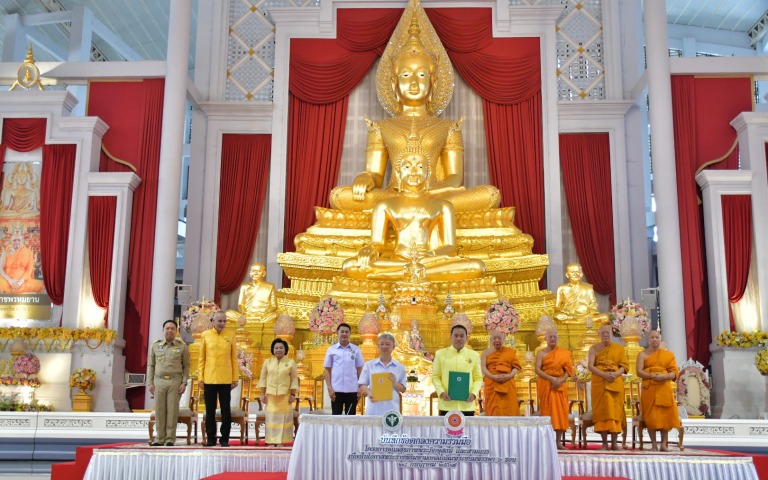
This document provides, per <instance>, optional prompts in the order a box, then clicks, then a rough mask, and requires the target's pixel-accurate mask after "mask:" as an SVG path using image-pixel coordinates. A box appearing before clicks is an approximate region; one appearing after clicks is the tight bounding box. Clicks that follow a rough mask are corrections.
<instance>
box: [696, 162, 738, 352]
mask: <svg viewBox="0 0 768 480" xmlns="http://www.w3.org/2000/svg"><path fill="white" fill-rule="evenodd" d="M696 182H697V183H698V184H699V186H700V187H701V193H702V197H703V200H704V237H705V240H706V245H707V279H708V283H709V310H710V324H711V326H712V338H713V339H714V338H717V336H718V335H720V332H722V331H723V330H730V329H731V327H730V315H729V310H730V308H731V307H730V302H729V300H728V275H727V271H726V266H725V235H724V231H723V202H722V197H723V196H724V195H749V194H751V190H752V188H751V183H752V172H750V171H747V170H703V171H701V172H699V174H698V175H696Z"/></svg>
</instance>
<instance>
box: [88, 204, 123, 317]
mask: <svg viewBox="0 0 768 480" xmlns="http://www.w3.org/2000/svg"><path fill="white" fill-rule="evenodd" d="M116 208H117V197H114V196H108V197H107V196H104V197H102V196H99V197H88V263H89V265H90V272H91V291H92V292H93V300H94V301H95V302H96V305H98V306H99V308H103V309H105V310H106V311H105V312H104V327H105V328H106V326H107V325H108V320H109V311H108V310H107V309H108V308H109V293H110V284H111V278H112V256H113V250H114V248H113V246H114V243H115V216H116V213H117V212H116Z"/></svg>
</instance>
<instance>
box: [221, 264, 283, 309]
mask: <svg viewBox="0 0 768 480" xmlns="http://www.w3.org/2000/svg"><path fill="white" fill-rule="evenodd" d="M266 275H267V269H266V268H265V267H264V265H262V264H260V263H254V264H253V265H251V280H252V282H251V283H244V284H243V285H242V286H241V287H240V297H239V298H238V301H237V308H238V310H239V311H237V310H228V311H227V319H229V320H237V319H238V317H240V316H244V317H245V318H246V320H247V321H249V322H256V323H267V322H269V321H271V320H274V319H275V318H276V317H277V298H276V297H275V286H274V285H273V284H271V283H269V282H265V281H264V277H265V276H266Z"/></svg>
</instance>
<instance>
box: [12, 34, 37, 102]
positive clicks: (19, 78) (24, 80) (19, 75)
mask: <svg viewBox="0 0 768 480" xmlns="http://www.w3.org/2000/svg"><path fill="white" fill-rule="evenodd" d="M35 85H37V88H38V89H40V90H45V88H44V87H43V84H42V83H41V82H40V70H39V69H38V68H37V65H35V56H34V55H33V54H32V45H30V46H29V50H27V58H25V59H24V63H22V64H21V66H20V67H19V70H18V71H17V72H16V81H15V82H13V85H11V88H10V89H9V91H11V90H14V89H15V88H16V87H22V88H24V89H25V90H29V89H30V88H32V87H34V86H35Z"/></svg>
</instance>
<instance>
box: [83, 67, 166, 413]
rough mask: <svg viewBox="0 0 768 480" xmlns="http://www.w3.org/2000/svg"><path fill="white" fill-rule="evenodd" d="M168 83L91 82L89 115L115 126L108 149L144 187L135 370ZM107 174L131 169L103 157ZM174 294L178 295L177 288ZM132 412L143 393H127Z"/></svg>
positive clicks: (143, 364) (131, 262)
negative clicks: (133, 171) (136, 176)
mask: <svg viewBox="0 0 768 480" xmlns="http://www.w3.org/2000/svg"><path fill="white" fill-rule="evenodd" d="M164 83H165V82H164V80H162V79H151V80H143V81H139V82H130V81H128V82H111V81H104V82H90V83H89V86H88V115H94V116H98V117H100V118H101V119H102V120H104V121H105V122H106V123H107V124H108V125H109V130H108V131H107V133H106V135H104V140H103V146H104V147H105V148H106V149H107V150H108V151H109V152H110V153H111V154H112V155H113V156H115V157H116V158H119V159H121V160H125V161H127V162H129V163H131V164H132V165H134V166H135V167H136V174H137V175H138V176H139V178H141V184H139V186H138V187H137V188H136V191H135V192H134V196H133V214H132V219H131V245H130V249H129V254H128V255H129V258H128V300H127V302H126V308H125V341H126V343H127V347H126V348H125V350H124V352H125V367H126V370H128V371H130V372H144V371H146V369H147V345H148V342H149V307H150V301H151V294H152V258H153V254H154V247H155V217H156V212H157V186H158V169H159V165H160V135H161V133H162V118H163V88H164ZM99 170H100V171H102V172H125V171H131V170H130V169H129V168H128V167H126V166H124V165H121V164H119V163H117V162H114V161H112V160H109V159H108V158H107V157H106V156H105V155H102V158H101V165H100V166H99ZM168 288H169V290H168V295H172V290H170V288H171V286H169V287H168ZM127 396H128V401H129V403H130V404H131V407H132V408H142V407H143V406H144V392H143V390H142V389H138V388H132V389H130V390H129V391H128V393H127Z"/></svg>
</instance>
